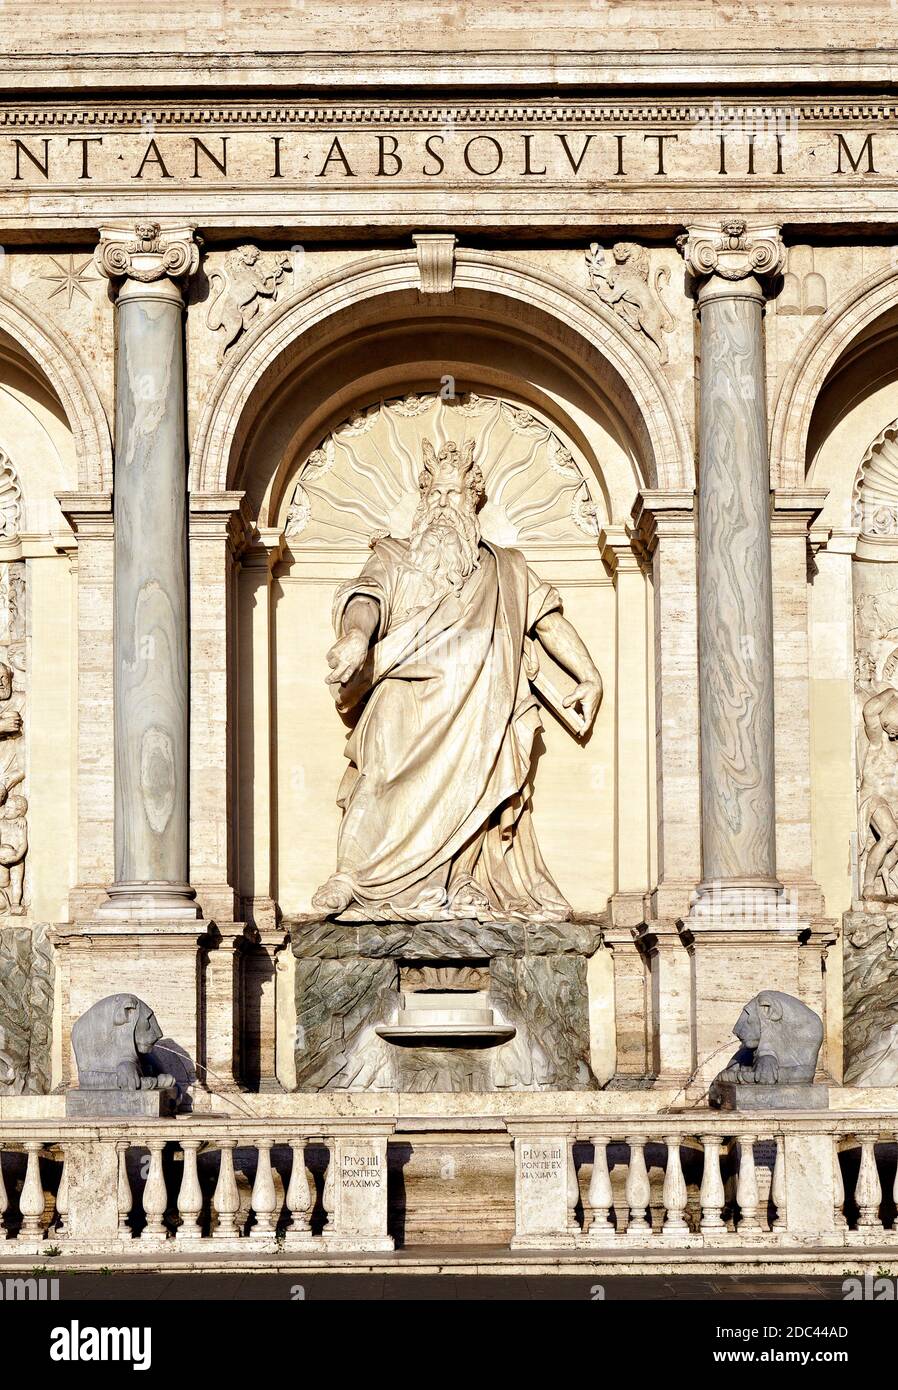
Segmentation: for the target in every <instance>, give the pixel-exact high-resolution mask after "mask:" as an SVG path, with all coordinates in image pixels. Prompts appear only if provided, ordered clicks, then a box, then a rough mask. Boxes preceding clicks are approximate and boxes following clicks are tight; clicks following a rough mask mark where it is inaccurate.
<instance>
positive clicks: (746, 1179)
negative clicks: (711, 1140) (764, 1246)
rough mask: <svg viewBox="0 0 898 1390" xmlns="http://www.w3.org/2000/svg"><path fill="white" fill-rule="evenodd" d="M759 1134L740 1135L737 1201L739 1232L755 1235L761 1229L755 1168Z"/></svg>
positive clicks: (739, 1233)
mask: <svg viewBox="0 0 898 1390" xmlns="http://www.w3.org/2000/svg"><path fill="white" fill-rule="evenodd" d="M756 1138H757V1135H754V1134H742V1135H740V1137H739V1177H738V1180H737V1182H736V1202H737V1205H738V1207H739V1225H738V1227H737V1234H738V1235H740V1236H743V1235H749V1234H751V1235H754V1234H755V1232H757V1231H760V1229H761V1222H760V1220H759V1218H758V1206H759V1202H760V1199H759V1197H758V1171H757V1169H756V1168H755V1139H756Z"/></svg>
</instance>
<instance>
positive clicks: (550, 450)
mask: <svg viewBox="0 0 898 1390" xmlns="http://www.w3.org/2000/svg"><path fill="white" fill-rule="evenodd" d="M470 438H474V439H476V440H477V461H478V463H480V465H481V467H482V469H483V473H484V483H485V487H486V498H487V500H486V503H485V505H484V506H483V508H482V510H481V512H480V524H481V530H482V533H483V535H484V537H485V538H486V539H487V540H492V541H495V542H496V543H497V544H498V545H505V546H522V547H526V546H527V545H540V544H553V543H554V544H559V543H560V544H572V545H576V544H581V545H582V544H584V543H588V542H589V541H594V539H595V537H596V536H597V535H598V533H599V519H598V518H599V514H600V506H599V498H598V492H597V489H596V485H595V483H594V482H590V480H588V479H587V477H586V475H585V473H584V472H583V471H581V468H580V466H579V465H578V463H577V462H576V460H575V459H574V457H573V455H572V453H571V451H570V450H569V449H568V448H567V447H566V446H565V444H564V443H563V441H562V440H561V439H560V438H559V436H558V435H557V434H556V433H555V432H554V431H553V430H552V429H551V428H550V427H549V425H547V424H546V423H544V422H543V421H542V420H541V419H539V418H537V416H535V415H534V414H532V413H531V412H530V411H529V410H526V409H524V408H523V407H521V406H519V405H516V404H514V403H513V402H511V401H508V400H504V399H502V398H500V397H498V396H478V395H475V394H474V393H473V392H468V393H465V394H462V395H459V396H456V397H453V398H451V399H448V400H446V399H444V398H443V397H442V396H440V395H420V396H419V395H408V396H404V397H402V398H401V399H397V400H387V401H380V402H378V403H377V404H376V405H373V406H371V407H370V408H368V409H366V410H362V411H359V412H357V413H356V414H355V415H353V416H351V417H350V418H349V419H347V420H344V421H343V423H342V424H340V425H338V426H337V428H336V429H335V430H333V431H332V432H331V433H330V434H328V435H327V436H326V437H325V438H324V439H323V440H322V441H321V443H320V444H319V445H318V447H317V448H316V449H314V450H313V451H312V452H311V453H310V454H309V456H308V458H307V459H306V460H305V461H304V462H303V463H302V465H301V466H300V469H299V474H298V477H297V479H296V482H295V484H294V485H293V489H292V492H291V493H290V494H289V496H290V500H289V503H288V506H287V512H286V519H285V523H284V529H285V532H286V538H287V542H288V544H289V545H290V546H291V547H292V548H295V547H296V546H297V544H302V545H312V546H326V547H335V548H337V547H355V546H360V547H365V546H367V544H368V542H369V540H370V538H371V536H372V535H377V534H378V533H379V534H381V535H383V534H386V533H387V532H389V534H390V535H393V536H396V537H404V536H407V535H408V534H409V531H410V529H411V523H412V517H413V514H414V510H415V507H416V505H417V502H418V474H419V472H420V469H421V446H422V440H424V439H428V440H430V441H431V442H433V443H434V445H435V446H436V447H439V446H440V445H441V444H443V443H445V442H446V441H447V440H453V441H454V442H455V443H456V444H458V445H461V444H462V443H463V442H464V440H465V439H470Z"/></svg>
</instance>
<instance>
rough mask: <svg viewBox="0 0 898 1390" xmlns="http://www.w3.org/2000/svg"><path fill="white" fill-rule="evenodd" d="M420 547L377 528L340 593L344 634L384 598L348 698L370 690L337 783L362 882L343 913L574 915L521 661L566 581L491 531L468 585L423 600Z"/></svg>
mask: <svg viewBox="0 0 898 1390" xmlns="http://www.w3.org/2000/svg"><path fill="white" fill-rule="evenodd" d="M408 553H409V545H408V542H407V541H400V540H395V539H393V538H392V537H387V538H386V539H384V540H380V541H377V542H376V543H375V546H374V550H373V554H372V556H371V559H370V560H369V562H368V564H367V565H366V566H365V569H364V570H363V572H362V574H361V575H359V576H358V578H357V579H354V580H351V581H350V582H349V583H347V584H344V585H343V586H341V588H340V589H339V590H338V592H337V595H336V599H335V605H334V625H335V628H336V631H337V634H338V635H340V634H341V633H342V630H343V627H342V621H343V614H344V611H345V609H346V606H347V604H348V603H349V602H350V601H351V600H352V599H353V598H356V597H358V596H360V595H366V596H368V597H370V598H372V599H376V601H377V603H378V605H379V609H380V617H379V623H378V627H377V631H376V633H375V635H374V640H373V642H372V645H371V648H370V650H369V653H368V659H367V661H366V663H365V666H364V667H363V669H362V671H361V672H360V673H359V675H358V676H357V677H355V678H353V680H352V681H350V682H348V683H347V685H346V686H345V687H343V688H342V689H341V694H340V702H339V703H340V707H341V709H344V710H345V709H347V708H350V707H352V706H353V705H356V704H358V703H359V702H360V701H362V700H364V705H363V707H362V710H361V714H360V717H359V718H358V721H357V723H356V725H355V727H354V729H353V730H352V733H351V734H350V736H349V738H348V740H347V744H346V757H347V758H348V759H349V764H350V766H349V768H348V769H347V771H346V774H345V776H344V778H343V781H342V783H341V786H340V791H339V795H338V803H339V805H340V806H341V807H342V808H343V813H344V814H343V820H342V824H341V827H340V834H339V841H338V850H337V873H338V874H339V875H341V876H342V877H343V878H344V879H346V880H348V882H349V883H350V884H351V886H352V892H353V902H352V904H351V906H350V908H349V909H348V910H347V912H346V913H344V914H343V916H344V917H354V918H357V919H358V918H361V917H365V918H373V919H378V918H381V919H383V918H399V919H406V920H428V919H430V920H437V919H439V918H443V917H454V916H458V917H469V918H470V917H481V918H489V917H497V916H502V915H507V914H511V913H515V914H519V915H526V916H543V917H556V918H566V917H568V916H569V915H570V908H569V905H568V904H567V902H566V901H565V899H564V898H563V897H562V895H561V893H560V892H559V890H558V888H557V887H556V885H555V883H554V882H553V881H552V878H551V876H550V875H549V873H548V870H547V869H546V866H545V864H544V863H543V860H542V857H541V855H540V852H539V848H538V846H537V843H536V837H535V834H534V831H533V825H532V822H531V816H530V801H529V798H530V785H529V778H530V768H531V761H532V754H533V742H534V738H535V736H536V734H537V732H538V731H539V730H540V729H541V727H542V724H541V720H540V717H539V708H538V703H537V700H536V696H535V695H534V693H533V691H532V690H531V688H530V684H529V681H528V678H527V673H526V670H525V663H524V639H525V637H526V635H527V633H528V632H529V631H530V630H531V629H532V628H533V626H534V624H536V623H537V622H538V621H539V619H540V618H542V617H543V616H544V615H545V614H546V613H550V612H552V611H553V610H554V609H557V608H560V606H561V602H560V599H559V597H558V594H557V592H556V591H555V590H554V589H553V588H552V587H551V586H550V585H548V584H544V583H542V582H541V581H540V580H539V579H538V578H537V576H536V575H535V574H533V572H532V571H531V570H530V569H529V568H528V566H527V563H526V561H525V560H524V557H523V555H521V553H520V552H519V551H516V550H508V549H504V548H502V547H500V546H496V545H491V544H487V543H486V542H481V544H480V551H479V555H480V564H479V565H478V566H477V568H475V569H474V570H473V572H472V573H471V574H470V575H469V576H468V578H467V579H466V580H465V582H464V584H463V586H462V588H461V591H460V593H458V594H456V593H454V592H451V591H450V592H449V593H447V594H445V595H444V596H443V597H442V598H439V599H437V600H432V599H431V600H430V601H425V602H422V597H423V595H424V594H425V593H427V592H429V590H428V589H427V588H426V587H423V586H422V585H423V583H424V582H423V581H422V576H421V575H420V573H419V571H418V570H416V569H415V568H413V567H412V566H411V564H410V563H409V560H408Z"/></svg>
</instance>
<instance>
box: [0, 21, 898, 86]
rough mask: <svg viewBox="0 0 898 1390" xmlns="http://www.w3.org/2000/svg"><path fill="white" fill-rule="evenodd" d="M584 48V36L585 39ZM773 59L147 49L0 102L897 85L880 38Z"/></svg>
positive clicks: (1, 60) (45, 56) (106, 58)
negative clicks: (83, 95) (220, 94)
mask: <svg viewBox="0 0 898 1390" xmlns="http://www.w3.org/2000/svg"><path fill="white" fill-rule="evenodd" d="M583 37H584V35H583V34H581V35H580V38H581V40H582V38H583ZM783 38H784V41H783V43H782V44H780V45H778V46H776V47H772V48H762V47H758V48H749V47H743V48H705V49H701V48H692V49H689V48H688V47H687V46H686V45H685V44H681V45H680V46H679V47H678V48H675V49H674V48H671V47H670V46H659V47H649V46H648V45H646V46H643V47H634V48H595V49H589V48H587V47H582V46H579V45H578V46H576V47H575V46H574V44H573V43H570V44H566V45H565V46H564V47H561V46H559V48H558V49H555V50H553V49H545V50H538V49H529V50H528V49H522V48H514V49H503V48H498V47H497V48H493V49H489V48H483V49H481V50H479V51H478V50H477V49H471V48H469V47H467V46H465V47H464V48H462V49H461V50H460V49H459V48H458V47H456V48H454V49H442V50H439V49H434V50H432V51H430V52H422V51H418V52H415V51H413V50H406V49H399V48H397V49H396V50H395V51H388V50H384V51H381V52H372V51H371V50H370V49H368V51H362V50H361V48H360V46H356V47H355V48H354V49H353V48H349V47H345V48H343V49H340V48H339V47H338V45H336V44H335V45H334V47H333V48H332V49H329V50H328V51H324V52H316V51H312V50H309V51H306V52H295V51H294V52H260V51H259V50H255V51H251V52H248V51H243V52H240V51H232V52H222V53H209V52H203V51H202V50H199V49H197V50H195V51H193V52H191V51H182V52H176V51H169V52H165V51H164V50H163V51H160V50H159V49H152V50H150V49H149V48H148V49H147V50H146V51H140V50H139V49H138V48H137V46H136V45H135V50H134V51H132V52H128V51H127V50H126V51H124V52H122V53H120V54H118V53H109V52H106V53H104V52H93V53H92V52H85V51H81V52H74V53H73V52H68V53H65V52H60V51H59V48H57V49H56V50H55V51H53V52H46V53H40V52H35V51H32V52H19V53H15V54H11V53H7V54H5V55H3V56H2V57H0V91H7V92H23V93H24V92H36V91H42V90H43V91H53V90H59V89H60V88H66V89H67V90H78V89H81V90H83V91H90V90H104V89H105V90H108V89H109V88H120V89H122V90H124V91H128V90H131V91H134V92H139V91H152V90H160V89H169V90H172V89H173V90H177V89H181V90H183V89H185V88H187V89H189V88H190V87H196V88H203V87H209V86H214V87H216V88H218V89H222V88H228V87H240V88H253V87H255V88H259V89H262V88H265V89H267V90H271V89H273V88H275V89H276V88H278V87H285V88H286V87H289V88H292V89H294V90H296V89H297V88H300V89H305V90H308V91H321V90H331V91H332V90H333V89H334V87H344V86H345V87H346V88H348V89H351V90H355V91H358V90H359V89H360V88H365V87H370V88H387V87H389V88H392V89H397V88H398V89H401V88H403V87H405V88H408V89H414V88H420V87H422V86H426V87H431V88H432V87H433V86H434V85H435V84H439V85H442V86H444V87H445V86H457V87H462V88H477V87H489V86H493V87H495V86H505V87H508V86H511V85H513V86H514V87H517V88H519V89H525V88H527V87H533V88H540V89H543V90H545V89H547V88H548V89H556V90H557V89H558V88H564V87H571V88H575V87H579V86H589V87H593V88H594V87H596V86H602V87H606V88H609V89H612V90H614V89H615V88H619V87H621V86H623V85H625V84H626V86H628V87H631V88H632V87H663V88H664V89H665V90H668V91H669V90H670V89H671V88H676V87H690V86H697V85H701V86H704V87H711V88H713V87H715V86H719V87H721V88H725V89H730V90H731V89H732V87H733V86H739V85H740V84H744V85H745V86H746V87H747V88H749V89H751V90H753V91H757V90H758V89H759V88H770V87H786V88H789V87H793V88H794V87H795V86H797V85H798V84H802V85H808V84H813V85H817V86H823V85H825V84H827V83H829V82H837V83H839V84H840V86H841V87H842V88H844V87H845V85H846V84H850V85H851V86H852V87H854V88H862V87H864V86H871V87H877V88H879V89H880V90H881V89H882V88H884V87H886V86H887V85H889V84H891V83H893V82H894V81H895V75H896V71H898V50H896V49H895V48H885V47H879V46H876V47H874V46H873V45H874V43H876V42H877V39H876V37H874V36H873V35H872V34H871V35H865V36H864V43H863V44H857V46H855V47H851V46H850V43H849V41H848V38H847V36H846V45H845V47H844V48H841V49H839V48H835V47H833V48H815V47H811V46H801V45H798V44H795V43H794V41H793V45H792V46H790V44H789V42H787V41H786V38H785V34H784V36H783Z"/></svg>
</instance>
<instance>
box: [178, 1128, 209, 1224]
mask: <svg viewBox="0 0 898 1390" xmlns="http://www.w3.org/2000/svg"><path fill="white" fill-rule="evenodd" d="M199 1147H200V1141H199V1139H182V1140H181V1149H182V1151H183V1153H184V1172H183V1174H182V1177H181V1186H180V1188H179V1189H178V1215H179V1216H180V1218H181V1220H180V1224H179V1225H178V1228H177V1230H176V1231H175V1236H176V1238H177V1239H178V1240H198V1239H199V1238H200V1237H201V1236H202V1234H203V1231H202V1226H201V1224H200V1217H201V1216H202V1211H203V1192H202V1188H201V1187H200V1177H199V1173H198V1172H197V1166H196V1156H197V1152H198V1151H199Z"/></svg>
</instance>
